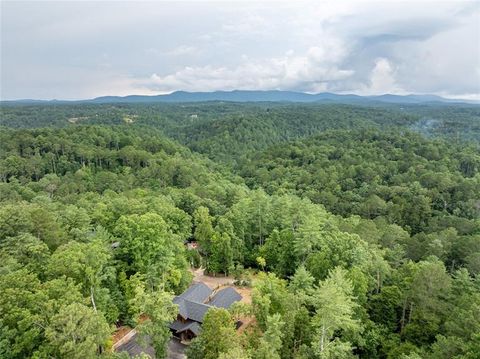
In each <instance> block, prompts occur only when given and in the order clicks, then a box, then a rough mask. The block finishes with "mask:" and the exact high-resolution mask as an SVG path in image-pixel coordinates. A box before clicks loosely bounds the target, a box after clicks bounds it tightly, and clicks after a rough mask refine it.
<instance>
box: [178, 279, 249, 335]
mask: <svg viewBox="0 0 480 359" xmlns="http://www.w3.org/2000/svg"><path fill="white" fill-rule="evenodd" d="M241 299H242V296H241V295H240V294H239V293H238V292H237V291H236V290H235V289H233V288H231V287H227V288H224V289H220V290H218V291H213V290H212V289H210V287H209V286H207V285H206V284H205V283H202V282H198V283H194V284H192V285H191V286H190V287H189V288H188V289H187V290H186V291H185V292H183V293H182V294H180V295H179V296H177V297H175V298H174V299H173V303H175V304H177V305H178V316H177V319H176V320H175V321H174V322H173V323H171V324H170V330H171V331H172V333H173V335H174V336H175V337H177V338H179V339H180V340H181V341H182V342H189V341H190V340H192V339H193V338H195V337H196V336H197V335H198V334H200V331H201V329H202V328H201V324H202V323H203V317H204V316H205V314H206V313H207V311H208V310H209V309H210V308H225V309H228V308H230V306H231V305H232V304H233V303H235V302H238V301H240V300H241Z"/></svg>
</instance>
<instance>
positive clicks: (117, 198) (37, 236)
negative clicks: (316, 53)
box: [0, 102, 480, 359]
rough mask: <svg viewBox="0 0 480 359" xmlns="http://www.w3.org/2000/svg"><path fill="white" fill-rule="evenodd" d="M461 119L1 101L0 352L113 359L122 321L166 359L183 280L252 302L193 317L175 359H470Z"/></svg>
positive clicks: (248, 106)
mask: <svg viewBox="0 0 480 359" xmlns="http://www.w3.org/2000/svg"><path fill="white" fill-rule="evenodd" d="M479 120H480V107H479V106H475V105H453V104H448V105H447V104H438V105H433V104H431V105H412V104H410V105H408V104H405V105H403V104H395V105H394V104H385V105H378V106H370V107H367V106H355V105H342V104H315V103H311V104H294V103H267V102H266V103H228V102H205V103H177V104H175V103H171V104H114V105H112V104H71V105H69V104H58V105H56V104H42V105H33V104H24V105H20V104H17V105H6V104H2V106H1V107H0V125H1V127H0V180H1V181H0V293H1V294H2V295H0V357H1V358H5V359H21V358H35V359H46V358H73V359H76V358H78V359H83V358H112V359H114V358H117V359H122V358H128V355H126V353H118V352H114V351H112V345H113V339H112V334H113V333H114V331H115V329H116V327H117V326H118V325H119V324H127V325H130V326H131V327H135V328H136V329H137V331H138V333H140V334H141V335H143V336H145V337H148V338H149V340H150V343H151V345H152V346H153V347H154V349H155V356H156V358H166V356H167V343H168V341H169V340H170V337H171V333H170V331H169V329H168V324H169V323H170V322H172V321H173V320H174V319H175V318H176V316H177V312H178V307H177V306H176V305H174V304H173V302H172V299H173V297H174V296H175V295H178V294H179V293H182V292H183V291H184V290H185V289H186V288H187V287H188V286H189V285H190V283H191V281H192V273H191V269H192V268H197V267H199V266H202V267H204V268H205V270H206V271H207V272H208V273H210V274H212V275H219V276H222V275H231V276H234V277H235V278H236V279H237V280H238V282H239V283H241V285H244V286H247V287H251V289H252V303H251V304H249V305H244V304H242V305H236V306H234V307H232V308H231V309H230V310H228V311H227V310H225V309H211V310H209V312H208V313H207V315H206V317H205V321H204V323H203V330H202V332H201V334H200V335H199V336H198V337H197V338H196V339H194V340H193V341H192V343H191V344H190V345H189V347H188V349H187V350H186V355H187V358H188V359H202V358H205V359H217V358H218V359H290V358H294V359H317V358H320V359H336V358H339V359H343V358H345V359H347V358H386V359H397V358H400V359H420V358H426V359H450V358H456V359H461V358H462V359H475V358H478V353H480V121H479ZM191 241H196V242H198V245H199V246H198V248H196V249H188V248H187V247H186V246H185V243H187V242H191ZM239 316H249V317H250V318H252V321H251V324H250V325H249V326H248V328H247V329H246V330H244V331H242V332H239V331H237V330H236V327H235V322H236V320H237V318H238V317H239ZM138 358H145V355H142V356H140V357H138Z"/></svg>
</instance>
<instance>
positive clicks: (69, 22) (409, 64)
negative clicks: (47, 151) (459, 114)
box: [1, 1, 480, 99]
mask: <svg viewBox="0 0 480 359" xmlns="http://www.w3.org/2000/svg"><path fill="white" fill-rule="evenodd" d="M1 7H2V9H1V10H2V11H1V16H2V21H1V22H2V24H1V40H2V41H1V50H2V52H1V60H2V61H1V97H2V99H15V98H42V99H45V98H87V97H95V96H101V95H127V94H156V93H165V92H170V91H175V90H190V91H212V90H231V89H262V90H268V89H282V90H296V91H306V92H322V91H331V92H341V93H346V92H348V93H358V94H381V93H398V94H403V93H434V94H440V95H443V96H447V97H448V96H451V97H465V98H475V99H480V65H479V64H480V25H479V24H480V6H479V3H478V2H463V1H451V2H445V1H442V2H435V1H420V2H419V1H406V2H388V3H387V2H385V3H379V2H359V1H352V2H349V1H337V2H298V3H297V2H282V3H272V2H265V3H257V2H255V3H252V2H233V3H232V2H229V3H222V2H212V3H208V2H193V3H192V2H188V3H186V2H179V3H170V2H169V3H165V2H135V3H133V2H125V1H123V2H98V3H95V2H62V3H60V2H41V1H40V2H38V1H37V2H31V3H29V2H2V3H1Z"/></svg>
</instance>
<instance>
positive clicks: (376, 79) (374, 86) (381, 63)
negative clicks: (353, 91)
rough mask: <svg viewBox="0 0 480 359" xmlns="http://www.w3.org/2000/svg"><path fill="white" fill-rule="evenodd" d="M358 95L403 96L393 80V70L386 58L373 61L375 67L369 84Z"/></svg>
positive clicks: (402, 92)
mask: <svg viewBox="0 0 480 359" xmlns="http://www.w3.org/2000/svg"><path fill="white" fill-rule="evenodd" d="M358 93H360V94H365V95H381V94H385V93H394V94H404V93H405V91H404V90H403V89H402V88H400V87H399V86H398V84H397V81H396V79H395V68H394V67H393V66H392V64H391V63H390V61H388V59H386V58H378V59H376V60H375V67H374V68H373V70H372V72H371V75H370V83H369V85H368V86H365V87H363V88H362V89H361V90H360V91H358Z"/></svg>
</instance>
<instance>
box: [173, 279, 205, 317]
mask: <svg viewBox="0 0 480 359" xmlns="http://www.w3.org/2000/svg"><path fill="white" fill-rule="evenodd" d="M212 292H213V291H212V290H211V289H210V288H209V287H208V286H207V285H206V284H204V283H201V282H199V283H195V284H192V285H191V286H190V287H189V288H188V289H187V290H186V291H185V292H183V293H182V294H180V295H179V296H177V297H175V298H173V303H175V304H178V310H179V314H180V315H181V316H182V317H183V318H185V319H187V318H189V316H188V309H187V308H186V306H185V300H189V301H191V302H197V303H203V302H205V301H206V300H207V299H208V297H209V296H210V295H211V294H212Z"/></svg>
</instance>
